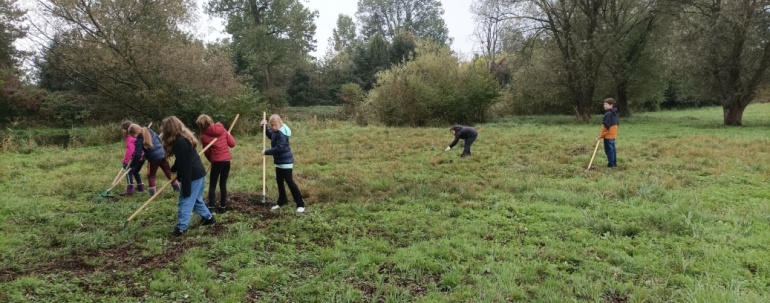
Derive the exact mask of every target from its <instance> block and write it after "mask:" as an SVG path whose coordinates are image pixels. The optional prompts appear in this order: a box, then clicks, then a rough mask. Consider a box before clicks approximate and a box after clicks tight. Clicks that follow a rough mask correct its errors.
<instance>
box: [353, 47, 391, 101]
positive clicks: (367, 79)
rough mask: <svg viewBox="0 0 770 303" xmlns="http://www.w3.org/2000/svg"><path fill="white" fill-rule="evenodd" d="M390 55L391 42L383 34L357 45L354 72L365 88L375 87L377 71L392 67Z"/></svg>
mask: <svg viewBox="0 0 770 303" xmlns="http://www.w3.org/2000/svg"><path fill="white" fill-rule="evenodd" d="M390 56H391V51H390V43H388V41H387V40H385V37H383V36H382V35H376V36H374V37H372V38H371V39H369V42H368V43H367V44H365V45H360V46H358V47H356V50H355V57H354V72H353V73H354V74H355V76H356V77H357V78H358V83H359V84H360V85H361V87H362V88H363V89H365V90H370V89H372V88H373V87H374V83H375V82H376V80H377V78H376V76H377V73H378V72H381V71H384V70H387V69H388V68H389V67H390V65H391V61H390V60H391V57H390Z"/></svg>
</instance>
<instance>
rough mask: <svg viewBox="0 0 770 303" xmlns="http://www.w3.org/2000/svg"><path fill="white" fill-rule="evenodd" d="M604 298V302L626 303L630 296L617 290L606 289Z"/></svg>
mask: <svg viewBox="0 0 770 303" xmlns="http://www.w3.org/2000/svg"><path fill="white" fill-rule="evenodd" d="M602 298H604V302H606V303H626V302H628V296H627V295H623V294H619V293H617V292H615V291H605V292H604V294H602Z"/></svg>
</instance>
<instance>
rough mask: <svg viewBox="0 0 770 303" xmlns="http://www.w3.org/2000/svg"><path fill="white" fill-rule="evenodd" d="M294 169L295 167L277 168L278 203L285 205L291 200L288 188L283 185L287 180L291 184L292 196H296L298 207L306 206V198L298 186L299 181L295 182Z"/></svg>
mask: <svg viewBox="0 0 770 303" xmlns="http://www.w3.org/2000/svg"><path fill="white" fill-rule="evenodd" d="M292 171H293V169H291V168H277V167H276V168H275V179H276V181H277V182H278V201H277V204H278V205H280V206H283V205H286V203H288V202H289V201H288V198H287V197H286V188H284V186H283V182H284V181H285V182H286V184H288V185H289V190H291V196H292V197H293V198H294V202H296V203H297V207H305V200H303V199H302V194H301V193H300V192H299V187H298V186H297V183H295V182H294V178H292Z"/></svg>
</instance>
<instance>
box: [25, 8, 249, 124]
mask: <svg viewBox="0 0 770 303" xmlns="http://www.w3.org/2000/svg"><path fill="white" fill-rule="evenodd" d="M38 6H39V7H40V8H41V10H42V11H43V12H44V13H46V14H47V15H48V16H47V17H48V18H47V20H48V21H49V22H55V25H56V33H54V36H53V37H51V41H50V42H49V44H48V45H47V46H46V47H45V49H44V50H43V54H42V57H43V58H44V59H43V60H40V61H38V63H39V64H40V68H41V70H40V73H41V79H42V80H43V81H42V82H41V84H44V85H46V84H50V85H51V86H50V87H47V88H49V89H56V90H70V91H74V92H78V93H80V94H89V95H90V94H93V95H94V96H95V98H92V99H90V100H92V101H91V102H92V104H91V106H92V108H100V109H105V112H106V110H107V109H114V108H116V107H118V108H124V109H130V110H132V111H133V112H135V113H136V114H142V115H145V116H148V117H151V118H155V119H159V118H162V117H163V116H165V115H168V114H169V112H170V111H174V112H175V113H179V114H182V113H189V112H192V111H200V110H201V108H200V106H201V105H205V104H210V105H209V106H211V105H214V104H218V102H219V101H222V102H224V100H230V99H232V98H235V97H236V96H237V95H238V94H239V93H243V92H244V90H243V88H242V87H241V85H240V84H239V83H238V81H237V79H236V78H235V76H234V73H233V70H232V64H231V63H230V62H229V58H228V57H229V54H227V53H222V52H217V51H209V50H208V49H207V48H206V46H204V45H203V43H201V42H200V41H194V40H191V39H190V38H189V37H188V36H187V34H185V33H184V32H183V31H182V30H181V29H180V28H179V26H181V25H184V24H186V22H188V20H190V17H191V15H190V12H189V11H188V9H189V6H188V2H187V1H184V0H159V1H157V0H156V1H150V0H142V1H135V0H111V1H97V0H40V1H39V2H38ZM49 76H50V79H48V80H51V81H48V80H46V77H49ZM54 79H56V81H53V80H54ZM218 100H219V101H218ZM221 107H224V106H221ZM206 108H207V107H206ZM112 112H114V111H112ZM190 115H191V114H190Z"/></svg>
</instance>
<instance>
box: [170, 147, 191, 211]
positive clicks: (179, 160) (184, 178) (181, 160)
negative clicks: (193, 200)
mask: <svg viewBox="0 0 770 303" xmlns="http://www.w3.org/2000/svg"><path fill="white" fill-rule="evenodd" d="M192 152H194V151H192V145H190V142H189V141H187V139H184V138H180V137H177V138H176V140H174V155H176V160H175V161H174V168H175V170H176V171H177V180H179V181H180V182H181V183H182V197H185V198H187V197H189V196H190V195H191V194H192V193H191V191H192V189H191V188H190V186H191V185H192V157H191V156H190V153H192Z"/></svg>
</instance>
